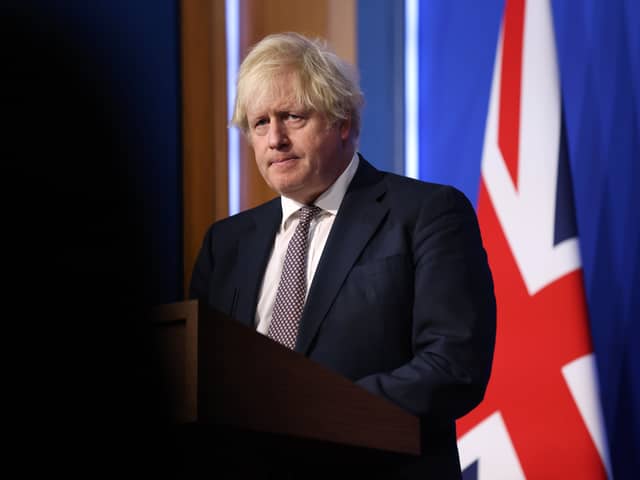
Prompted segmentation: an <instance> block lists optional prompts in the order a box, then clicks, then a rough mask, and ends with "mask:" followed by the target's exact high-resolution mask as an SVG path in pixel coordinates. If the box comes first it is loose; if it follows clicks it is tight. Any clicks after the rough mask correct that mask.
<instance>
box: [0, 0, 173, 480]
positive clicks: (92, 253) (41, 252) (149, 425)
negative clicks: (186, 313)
mask: <svg viewBox="0 0 640 480" xmlns="http://www.w3.org/2000/svg"><path fill="white" fill-rule="evenodd" d="M35 3H37V2H35ZM0 13H1V15H2V19H1V20H2V23H1V28H0V58H1V59H2V60H1V61H2V64H3V69H2V70H3V73H2V75H1V76H0V78H1V79H0V95H1V100H0V103H1V105H2V116H3V122H2V124H3V126H2V142H1V147H0V148H1V151H0V158H1V159H2V162H1V165H2V167H0V168H1V175H0V179H1V180H0V182H1V185H0V195H1V202H0V205H2V210H1V213H0V215H1V217H0V218H2V220H3V224H4V228H3V230H4V233H3V234H2V244H3V246H2V265H3V272H4V273H5V282H4V285H5V287H7V286H8V292H6V291H5V294H4V295H3V305H2V307H3V310H4V311H3V315H2V316H3V319H4V323H5V326H7V327H8V328H5V329H4V332H3V335H2V338H3V343H4V344H5V348H3V353H4V357H5V362H4V364H5V367H6V369H7V371H8V375H7V376H6V377H5V378H6V379H8V380H9V382H7V383H5V388H4V389H3V390H5V400H8V402H7V406H6V407H5V412H6V413H8V414H9V417H10V418H9V422H8V423H9V427H10V428H9V430H8V432H9V435H8V439H9V451H8V452H7V453H8V455H7V458H9V461H10V462H16V465H17V466H19V469H20V472H21V475H24V476H31V475H30V474H32V473H47V474H48V475H56V474H62V475H63V476H64V477H65V478H102V477H105V478H106V477H108V478H122V477H124V478H126V477H129V476H138V477H139V478H148V477H150V476H153V477H154V478H170V477H172V476H173V474H174V473H175V472H176V471H177V470H176V468H177V467H176V465H177V464H178V463H179V455H176V450H175V445H174V443H173V437H170V436H169V435H168V431H167V430H166V428H165V425H166V419H165V417H166V408H165V395H164V392H163V386H162V384H161V383H160V382H159V381H158V380H157V378H158V376H157V372H156V371H155V370H156V363H155V362H154V353H153V351H152V349H151V346H150V341H149V335H148V328H147V326H146V324H144V322H143V321H142V318H144V316H143V315H141V312H142V311H143V310H145V309H146V308H147V306H148V300H149V293H150V292H152V291H153V283H154V281H156V280H155V279H154V278H153V273H152V272H150V271H149V269H148V268H147V266H148V258H146V255H147V247H146V245H145V242H144V239H145V229H146V228H147V225H146V222H145V219H144V216H142V215H141V213H140V212H141V198H140V192H137V191H136V190H135V187H134V184H133V182H132V180H131V179H132V173H131V168H132V165H134V161H135V160H134V159H133V158H131V151H132V148H131V147H132V146H131V145H130V144H128V143H127V141H126V140H125V139H126V138H127V136H126V135H125V134H124V132H122V131H121V128H122V125H121V123H120V120H121V117H120V113H121V112H118V111H117V108H116V106H117V99H116V98H113V96H112V93H113V89H112V88H108V86H107V85H105V83H104V80H103V78H104V77H102V76H101V75H100V73H101V68H100V67H98V66H97V64H96V61H97V60H98V59H97V58H96V57H95V56H94V55H95V53H96V52H93V53H90V50H87V49H83V45H82V44H80V43H79V42H77V39H74V38H72V37H71V36H70V35H69V32H68V31H67V30H65V27H64V26H62V25H56V24H55V22H53V21H52V20H51V19H50V18H49V17H47V16H46V15H38V13H39V12H38V10H37V8H36V7H34V6H32V5H31V2H3V6H2V7H1V10H0Z"/></svg>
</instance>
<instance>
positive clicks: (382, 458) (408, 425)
mask: <svg viewBox="0 0 640 480" xmlns="http://www.w3.org/2000/svg"><path fill="white" fill-rule="evenodd" d="M153 330H154V339H155V344H156V345H157V348H158V352H160V353H161V355H160V358H161V360H162V365H161V370H162V372H163V378H164V380H165V383H166V387H167V388H166V391H167V394H168V396H169V397H170V398H169V404H170V405H171V409H172V412H171V413H172V418H173V420H174V422H175V425H176V426H178V431H179V432H180V433H179V436H180V439H181V442H182V446H183V449H184V452H185V455H186V458H185V463H187V464H188V470H189V471H191V472H193V471H195V470H198V471H199V472H205V471H206V472H208V473H215V474H217V475H218V476H219V475H220V474H221V473H222V472H223V471H228V472H230V473H229V478H312V477H314V476H323V475H326V474H327V473H330V472H335V471H336V468H344V467H348V468H352V469H354V471H356V470H355V469H357V471H358V472H360V473H363V474H365V475H366V473H365V472H366V469H369V471H370V472H373V473H376V474H379V476H381V477H383V478H384V477H387V478H393V477H392V475H391V474H389V475H386V474H383V473H382V472H392V471H394V469H395V468H397V466H399V465H402V464H403V462H406V461H410V460H411V459H414V458H415V457H416V456H417V455H419V453H420V425H419V420H418V419H417V418H416V417H415V416H413V415H410V414H409V413H407V412H405V411H403V410H401V409H400V408H398V407H397V406H395V405H393V404H391V403H390V402H388V401H387V400H385V399H382V398H380V397H377V396H375V395H373V394H371V393H369V392H367V391H366V390H364V389H362V388H361V387H359V386H357V385H355V384H354V383H353V382H351V381H349V380H348V379H346V378H344V377H342V376H340V375H338V374H336V373H334V372H332V371H330V370H328V369H326V368H324V367H323V366H321V365H319V364H317V363H315V362H313V361H311V360H309V359H308V358H306V357H304V356H303V355H300V354H299V353H297V352H294V351H291V350H288V349H286V348H284V347H282V346H281V345H279V344H277V343H276V342H274V341H272V340H271V339H269V338H267V337H265V336H263V335H261V334H259V333H257V332H256V331H254V330H253V329H250V328H248V327H246V326H245V325H243V324H241V323H239V322H236V321H234V320H232V319H230V318H228V317H226V316H225V315H223V314H220V313H218V312H213V311H210V310H208V309H207V308H206V307H204V306H202V305H199V304H198V302H197V301H196V300H190V301H185V302H178V303H173V304H168V305H161V306H158V307H156V308H155V310H154V314H153ZM322 472H324V473H322ZM369 476H370V477H371V475H369ZM374 476H375V475H374ZM214 478H218V477H214ZM222 478H226V477H222ZM376 478H378V476H376Z"/></svg>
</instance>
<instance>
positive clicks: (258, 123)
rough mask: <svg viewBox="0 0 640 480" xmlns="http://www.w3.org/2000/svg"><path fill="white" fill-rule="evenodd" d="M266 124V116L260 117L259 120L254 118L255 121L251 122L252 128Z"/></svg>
mask: <svg viewBox="0 0 640 480" xmlns="http://www.w3.org/2000/svg"><path fill="white" fill-rule="evenodd" d="M266 124H267V119H266V118H261V119H260V120H256V121H255V123H254V124H253V128H257V127H260V126H262V125H266Z"/></svg>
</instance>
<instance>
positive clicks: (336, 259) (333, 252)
mask: <svg viewBox="0 0 640 480" xmlns="http://www.w3.org/2000/svg"><path fill="white" fill-rule="evenodd" d="M383 176H384V175H383V174H382V173H381V172H379V171H378V170H376V169H375V168H373V167H372V166H371V165H370V164H369V163H367V162H366V161H365V160H364V159H363V158H362V157H360V165H359V167H358V171H357V172H356V175H355V176H354V178H353V181H352V182H351V185H350V186H349V188H348V190H347V192H346V194H345V197H344V199H343V201H342V205H341V206H340V210H339V211H338V215H337V217H336V219H335V222H334V224H333V227H332V229H331V233H330V234H329V238H328V239H327V243H326V245H325V248H324V251H323V253H322V257H321V259H320V263H319V264H318V268H317V270H316V273H315V275H314V278H313V283H312V284H311V287H310V289H309V294H308V297H307V302H306V304H305V308H304V312H303V314H302V318H301V320H300V330H299V332H298V340H297V343H296V348H295V350H296V351H298V352H301V353H304V354H306V353H308V351H309V348H310V346H311V344H312V342H313V339H314V337H315V336H316V334H317V332H318V328H319V327H320V325H321V324H322V321H323V320H324V318H325V316H326V314H327V312H328V311H329V308H330V307H331V304H332V303H333V300H334V299H335V297H336V295H337V294H338V292H339V291H340V288H341V287H342V284H343V283H344V281H345V279H346V277H347V275H348V274H349V272H350V271H351V269H352V268H353V265H354V264H355V262H356V260H357V259H358V257H359V256H360V253H361V252H362V250H363V249H364V247H365V245H366V244H367V242H368V241H369V239H370V238H371V236H372V235H373V234H374V233H375V231H376V229H377V228H378V225H379V224H380V223H381V222H382V220H383V219H384V217H385V215H386V213H387V211H388V207H387V206H386V204H385V203H384V202H383V201H382V198H383V196H384V193H385V192H386V186H385V185H384V182H383V181H382V178H383Z"/></svg>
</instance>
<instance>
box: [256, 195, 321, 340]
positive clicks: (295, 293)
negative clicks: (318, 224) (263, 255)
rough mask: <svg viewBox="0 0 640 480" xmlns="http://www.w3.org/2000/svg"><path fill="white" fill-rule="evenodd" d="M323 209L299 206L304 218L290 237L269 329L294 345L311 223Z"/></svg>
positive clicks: (271, 335) (304, 289)
mask: <svg viewBox="0 0 640 480" xmlns="http://www.w3.org/2000/svg"><path fill="white" fill-rule="evenodd" d="M320 211H321V208H319V207H316V206H315V205H305V206H304V207H302V208H301V209H300V210H299V213H300V222H299V223H298V226H297V227H296V231H295V232H294V233H293V237H291V240H289V246H288V247H287V253H286V255H285V257H284V265H283V267H282V275H281V276H280V284H279V285H278V291H277V293H276V300H275V304H274V306H273V314H272V317H271V324H270V325H269V331H268V332H267V335H268V336H269V338H272V339H274V340H275V341H277V342H279V343H281V344H283V345H284V346H285V347H287V348H290V349H293V347H295V345H296V337H297V335H298V322H299V321H300V316H301V315H302V309H303V308H304V301H305V298H306V296H307V250H308V248H307V247H308V245H309V224H310V223H311V220H312V219H313V217H315V216H316V215H317V214H318V212H320Z"/></svg>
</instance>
